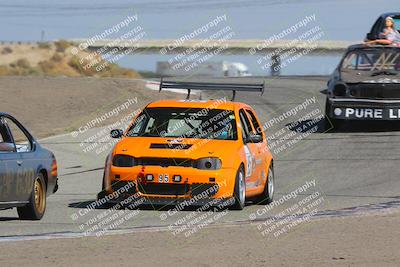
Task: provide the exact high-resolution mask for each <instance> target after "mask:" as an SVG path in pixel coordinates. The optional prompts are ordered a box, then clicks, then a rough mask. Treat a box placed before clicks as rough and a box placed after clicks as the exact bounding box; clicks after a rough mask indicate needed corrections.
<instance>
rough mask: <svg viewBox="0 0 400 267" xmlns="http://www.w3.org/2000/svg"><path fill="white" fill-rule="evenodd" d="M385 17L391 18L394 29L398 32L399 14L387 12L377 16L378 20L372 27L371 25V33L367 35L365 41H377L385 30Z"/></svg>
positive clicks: (399, 26) (399, 29) (399, 27)
mask: <svg viewBox="0 0 400 267" xmlns="http://www.w3.org/2000/svg"><path fill="white" fill-rule="evenodd" d="M387 17H392V18H393V20H394V21H395V27H396V29H397V30H398V31H400V12H389V13H384V14H382V15H380V16H379V18H378V19H377V20H376V21H375V23H374V25H372V28H371V31H370V32H369V33H367V36H366V37H365V41H372V40H376V39H379V34H380V33H381V32H382V31H383V29H384V28H385V20H386V18H387Z"/></svg>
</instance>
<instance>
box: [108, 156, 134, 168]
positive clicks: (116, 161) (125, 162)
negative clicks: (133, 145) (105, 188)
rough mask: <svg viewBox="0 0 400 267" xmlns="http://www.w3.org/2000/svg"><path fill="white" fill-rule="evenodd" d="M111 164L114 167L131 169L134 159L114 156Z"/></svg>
mask: <svg viewBox="0 0 400 267" xmlns="http://www.w3.org/2000/svg"><path fill="white" fill-rule="evenodd" d="M112 164H113V166H116V167H133V166H135V158H134V157H131V156H126V155H115V156H114V158H113V162H112Z"/></svg>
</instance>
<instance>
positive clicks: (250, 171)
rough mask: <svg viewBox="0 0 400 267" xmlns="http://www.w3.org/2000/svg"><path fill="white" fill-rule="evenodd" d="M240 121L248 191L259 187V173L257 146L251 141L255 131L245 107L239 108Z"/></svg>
mask: <svg viewBox="0 0 400 267" xmlns="http://www.w3.org/2000/svg"><path fill="white" fill-rule="evenodd" d="M239 116H240V123H241V124H242V129H243V132H242V133H243V143H244V150H245V153H246V166H245V172H246V174H245V176H246V191H251V190H253V189H255V188H256V187H257V183H258V182H257V178H258V176H257V174H256V165H255V155H256V152H257V146H256V144H254V143H251V142H249V137H250V134H251V133H252V132H253V128H252V126H251V123H250V120H249V118H248V117H247V115H246V112H245V111H244V109H240V110H239Z"/></svg>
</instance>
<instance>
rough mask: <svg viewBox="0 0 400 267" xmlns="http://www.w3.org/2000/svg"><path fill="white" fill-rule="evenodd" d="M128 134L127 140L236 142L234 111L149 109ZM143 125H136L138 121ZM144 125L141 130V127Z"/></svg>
mask: <svg viewBox="0 0 400 267" xmlns="http://www.w3.org/2000/svg"><path fill="white" fill-rule="evenodd" d="M142 114H143V117H142V115H141V116H139V117H138V118H137V119H136V121H135V122H134V123H133V124H132V126H131V127H130V129H129V130H128V132H127V134H126V136H128V137H136V136H141V137H168V138H169V137H173V138H197V139H218V140H236V139H237V134H236V121H235V115H234V114H233V111H232V110H223V109H208V110H207V109H201V108H190V109H187V108H146V109H145V110H144V111H143V113H142ZM139 120H140V122H137V121H139ZM139 124H140V125H141V126H140V127H139V126H138V125H139Z"/></svg>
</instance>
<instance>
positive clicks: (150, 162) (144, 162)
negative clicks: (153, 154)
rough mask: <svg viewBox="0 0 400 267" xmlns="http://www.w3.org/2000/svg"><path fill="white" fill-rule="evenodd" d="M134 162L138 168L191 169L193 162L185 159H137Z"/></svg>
mask: <svg viewBox="0 0 400 267" xmlns="http://www.w3.org/2000/svg"><path fill="white" fill-rule="evenodd" d="M136 160H137V162H136V165H139V166H161V167H169V166H180V167H193V160H192V159H187V158H137V159H136Z"/></svg>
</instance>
